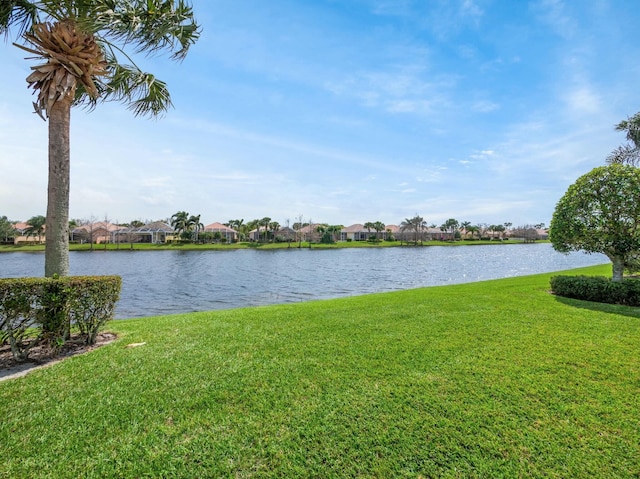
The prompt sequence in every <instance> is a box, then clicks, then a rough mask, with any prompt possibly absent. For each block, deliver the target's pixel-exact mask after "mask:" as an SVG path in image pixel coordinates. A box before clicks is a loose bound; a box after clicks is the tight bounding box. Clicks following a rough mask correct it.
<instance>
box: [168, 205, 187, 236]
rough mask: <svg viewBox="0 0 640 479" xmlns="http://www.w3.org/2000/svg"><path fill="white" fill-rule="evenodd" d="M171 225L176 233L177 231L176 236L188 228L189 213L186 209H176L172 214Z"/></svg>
mask: <svg viewBox="0 0 640 479" xmlns="http://www.w3.org/2000/svg"><path fill="white" fill-rule="evenodd" d="M171 227H172V228H173V230H174V231H175V232H176V233H178V236H181V235H182V233H184V232H185V231H187V230H188V228H189V213H187V212H186V211H178V212H177V213H176V214H174V215H172V216H171Z"/></svg>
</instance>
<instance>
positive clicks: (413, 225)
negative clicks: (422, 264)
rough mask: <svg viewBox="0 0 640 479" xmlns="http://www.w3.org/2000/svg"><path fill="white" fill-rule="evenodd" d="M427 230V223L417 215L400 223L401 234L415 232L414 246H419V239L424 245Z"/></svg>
mask: <svg viewBox="0 0 640 479" xmlns="http://www.w3.org/2000/svg"><path fill="white" fill-rule="evenodd" d="M426 228H427V222H426V221H425V220H424V218H423V217H422V216H420V215H416V216H414V217H413V218H406V219H405V220H404V221H403V222H402V223H400V231H401V232H407V231H408V232H409V233H411V232H413V244H418V239H420V243H422V240H423V236H424V230H425V229H426Z"/></svg>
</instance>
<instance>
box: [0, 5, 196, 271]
mask: <svg viewBox="0 0 640 479" xmlns="http://www.w3.org/2000/svg"><path fill="white" fill-rule="evenodd" d="M12 32H14V33H15V34H16V37H15V38H16V40H17V41H19V42H21V43H14V45H16V46H17V47H19V48H21V49H23V50H25V51H27V52H28V53H30V54H32V55H34V56H35V57H34V58H37V59H39V60H40V63H39V64H38V65H35V66H32V67H31V70H32V73H31V74H30V75H29V76H28V77H27V83H28V84H29V86H30V87H31V88H33V90H34V93H36V94H37V99H36V101H35V102H34V104H33V105H34V108H35V111H36V113H38V114H39V115H40V116H41V117H42V118H43V119H48V121H49V180H48V181H49V186H48V196H47V224H46V227H47V238H46V247H45V275H46V276H52V275H54V274H58V275H61V276H66V275H68V274H69V231H68V230H69V182H70V181H69V163H70V153H69V126H70V120H71V107H72V106H74V105H85V106H87V107H89V108H90V109H91V108H93V107H95V106H96V105H97V103H98V101H101V102H102V101H109V100H115V101H121V102H123V103H125V104H127V105H128V106H129V109H131V110H132V111H133V113H134V115H136V116H138V115H149V116H157V115H159V114H161V113H163V112H164V111H166V110H167V109H168V108H169V107H170V106H171V98H170V95H169V91H168V90H167V86H166V84H165V83H163V82H161V81H159V80H158V79H156V78H155V77H154V76H153V75H151V74H149V73H145V72H143V71H141V70H140V69H139V68H138V67H137V66H135V64H133V62H132V60H131V57H130V56H129V55H127V53H126V52H125V48H126V47H128V48H130V49H133V50H134V51H136V52H138V53H141V52H145V53H149V54H151V53H155V52H157V51H160V50H168V51H170V52H172V56H171V58H172V59H174V60H182V59H183V58H184V57H185V56H186V55H187V52H188V50H189V47H190V46H191V45H192V44H193V43H195V41H196V40H197V38H198V36H199V33H200V28H199V26H198V25H197V24H196V22H195V20H194V17H193V11H192V8H191V6H190V5H189V4H187V2H186V1H185V0H65V1H62V0H39V1H36V0H2V2H0V34H4V35H10V34H11V33H12ZM119 56H122V57H124V58H125V59H126V61H127V62H128V63H129V62H131V63H132V64H131V65H130V64H123V63H120V59H119V58H118V57H119Z"/></svg>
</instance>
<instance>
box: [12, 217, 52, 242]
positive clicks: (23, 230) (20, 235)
mask: <svg viewBox="0 0 640 479" xmlns="http://www.w3.org/2000/svg"><path fill="white" fill-rule="evenodd" d="M29 228H30V226H29V225H28V224H27V223H24V222H19V223H14V224H13V229H14V231H15V235H14V237H13V244H16V245H17V244H28V243H32V244H39V243H42V242H43V241H44V235H41V236H38V235H27V231H28V230H29Z"/></svg>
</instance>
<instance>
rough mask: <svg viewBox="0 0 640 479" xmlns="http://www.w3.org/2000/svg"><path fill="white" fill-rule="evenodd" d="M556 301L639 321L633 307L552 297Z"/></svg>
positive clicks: (639, 311) (638, 314)
mask: <svg viewBox="0 0 640 479" xmlns="http://www.w3.org/2000/svg"><path fill="white" fill-rule="evenodd" d="M554 297H555V299H556V301H558V302H560V303H562V304H565V305H567V306H572V307H574V308H581V309H588V310H590V311H598V312H600V313H609V314H620V315H622V316H629V317H631V318H637V319H640V308H636V307H633V306H623V305H621V304H610V303H596V302H594V301H584V300H582V299H573V298H565V297H564V296H558V295H554Z"/></svg>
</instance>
